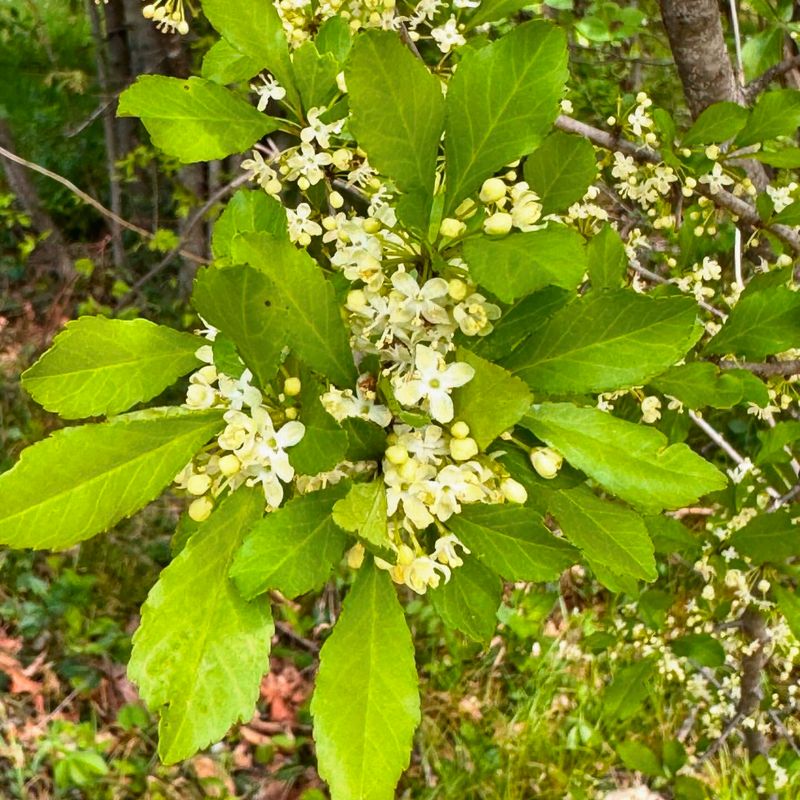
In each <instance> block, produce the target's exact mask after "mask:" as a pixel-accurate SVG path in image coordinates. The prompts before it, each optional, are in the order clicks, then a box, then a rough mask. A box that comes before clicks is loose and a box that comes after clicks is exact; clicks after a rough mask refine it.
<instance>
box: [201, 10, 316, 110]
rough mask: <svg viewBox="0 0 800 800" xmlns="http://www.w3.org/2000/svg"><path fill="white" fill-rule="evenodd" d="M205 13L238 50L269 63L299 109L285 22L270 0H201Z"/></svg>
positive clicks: (291, 102)
mask: <svg viewBox="0 0 800 800" xmlns="http://www.w3.org/2000/svg"><path fill="white" fill-rule="evenodd" d="M202 3H203V13H204V14H205V16H206V17H208V21H209V22H210V23H211V24H212V25H213V26H214V28H215V29H216V30H217V31H218V32H219V33H220V34H221V35H222V37H223V38H224V39H227V41H228V42H230V44H232V45H233V46H234V47H235V48H236V49H237V50H240V51H241V52H242V53H244V54H245V55H247V56H250V58H252V59H254V60H255V61H257V62H258V64H259V70H260V69H263V68H264V67H266V68H267V69H269V71H270V72H271V73H272V74H273V75H274V76H275V77H276V78H277V79H278V82H279V83H280V84H281V86H283V87H284V89H286V100H287V101H288V103H289V105H291V106H292V107H293V108H294V110H295V111H296V112H299V110H300V96H299V94H298V93H297V88H296V87H295V85H294V73H293V70H292V62H291V60H290V58H289V45H288V44H287V43H286V35H285V34H284V32H283V23H282V22H281V18H280V16H279V15H278V12H277V9H276V8H275V6H274V5H273V3H272V2H270V0H202Z"/></svg>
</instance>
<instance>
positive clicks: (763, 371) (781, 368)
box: [719, 358, 800, 378]
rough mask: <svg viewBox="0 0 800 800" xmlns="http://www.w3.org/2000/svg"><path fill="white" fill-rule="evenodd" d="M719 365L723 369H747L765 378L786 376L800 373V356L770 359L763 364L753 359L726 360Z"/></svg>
mask: <svg viewBox="0 0 800 800" xmlns="http://www.w3.org/2000/svg"><path fill="white" fill-rule="evenodd" d="M719 366H720V367H722V369H745V370H747V371H748V372H752V373H753V374H754V375H761V376H762V377H765V378H771V377H774V376H776V375H783V376H785V377H789V376H791V375H800V358H795V359H791V360H789V361H769V362H766V363H763V364H761V363H758V362H753V361H730V360H724V361H720V362H719Z"/></svg>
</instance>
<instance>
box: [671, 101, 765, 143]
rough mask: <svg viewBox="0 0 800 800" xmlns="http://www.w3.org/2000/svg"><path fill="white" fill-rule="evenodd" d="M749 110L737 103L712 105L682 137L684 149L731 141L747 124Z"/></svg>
mask: <svg viewBox="0 0 800 800" xmlns="http://www.w3.org/2000/svg"><path fill="white" fill-rule="evenodd" d="M749 117H750V110H749V109H747V108H744V107H743V106H740V105H738V104H737V103H728V102H723V103H714V104H712V105H710V106H708V108H706V109H705V110H704V111H703V112H702V113H701V114H700V116H699V117H698V118H697V119H696V120H695V121H694V124H693V125H692V127H691V128H689V130H688V131H687V133H686V135H685V136H684V137H683V145H684V147H692V146H693V145H698V144H713V143H720V142H725V141H727V140H728V139H732V138H733V137H734V136H736V134H737V133H739V131H740V130H741V129H742V128H744V126H745V125H746V124H747V120H748V118H749Z"/></svg>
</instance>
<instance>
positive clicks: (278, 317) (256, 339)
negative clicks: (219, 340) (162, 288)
mask: <svg viewBox="0 0 800 800" xmlns="http://www.w3.org/2000/svg"><path fill="white" fill-rule="evenodd" d="M273 296H274V292H273V285H272V282H271V281H270V279H269V278H268V277H267V276H266V275H264V274H262V273H261V272H259V271H258V270H255V269H252V268H251V267H245V266H235V267H204V268H203V269H201V270H199V271H198V273H197V277H196V278H195V281H194V291H193V293H192V305H193V306H194V307H195V308H196V309H197V312H198V313H199V314H200V315H201V316H202V317H203V319H205V320H207V321H208V322H209V323H211V325H213V326H214V327H215V328H218V329H219V330H220V331H222V333H224V334H225V336H227V337H228V338H230V339H231V340H232V341H233V342H234V344H235V345H236V349H237V350H238V352H239V355H240V356H241V357H242V360H243V361H244V363H245V364H246V365H247V366H248V367H249V369H250V370H251V371H252V373H253V375H254V376H255V379H256V381H257V382H258V384H259V385H260V386H261V387H262V388H263V387H266V386H267V385H269V382H270V381H271V380H272V379H273V378H274V377H275V373H276V372H277V371H278V367H279V366H280V364H281V351H282V349H283V346H284V343H285V336H286V328H287V326H288V318H287V316H286V314H285V313H284V311H283V310H282V309H280V308H277V307H275V306H274V305H272V306H270V305H268V303H269V302H270V299H271V298H272V297H273Z"/></svg>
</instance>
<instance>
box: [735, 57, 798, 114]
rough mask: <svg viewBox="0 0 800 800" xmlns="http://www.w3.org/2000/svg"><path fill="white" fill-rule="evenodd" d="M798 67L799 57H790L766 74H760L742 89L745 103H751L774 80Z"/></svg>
mask: <svg viewBox="0 0 800 800" xmlns="http://www.w3.org/2000/svg"><path fill="white" fill-rule="evenodd" d="M798 67H800V56H792V57H791V58H786V59H784V60H783V61H781V63H780V64H776V65H775V66H774V67H770V68H769V69H768V70H766V72H763V73H761V75H759V76H758V77H757V78H754V79H753V80H752V81H750V83H748V84H747V86H745V88H744V95H745V98H746V99H747V102H748V103H752V102H753V100H755V99H756V97H758V95H760V94H761V92H763V91H764V89H766V88H767V86H769V85H770V83H772V81H774V80H775V78H780V76H781V75H785V74H786V73H787V72H791V71H792V70H793V69H797V68H798Z"/></svg>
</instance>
